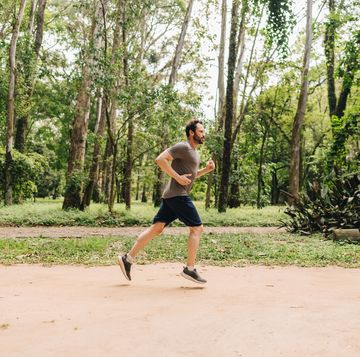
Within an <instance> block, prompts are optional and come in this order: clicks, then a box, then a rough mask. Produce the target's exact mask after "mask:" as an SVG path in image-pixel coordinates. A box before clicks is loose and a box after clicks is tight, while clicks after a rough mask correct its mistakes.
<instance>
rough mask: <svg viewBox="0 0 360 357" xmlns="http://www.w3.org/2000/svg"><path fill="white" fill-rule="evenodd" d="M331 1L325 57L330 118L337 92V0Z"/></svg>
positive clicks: (325, 41)
mask: <svg viewBox="0 0 360 357" xmlns="http://www.w3.org/2000/svg"><path fill="white" fill-rule="evenodd" d="M328 1H329V18H328V21H327V22H326V24H325V40H324V46H325V58H326V77H327V88H328V103H329V115H330V118H331V117H332V116H333V115H335V110H336V92H335V76H334V73H335V30H336V21H337V20H336V19H335V18H334V15H335V0H328Z"/></svg>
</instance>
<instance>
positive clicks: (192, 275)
mask: <svg viewBox="0 0 360 357" xmlns="http://www.w3.org/2000/svg"><path fill="white" fill-rule="evenodd" d="M181 276H183V277H184V278H185V279H188V280H191V281H193V282H194V283H198V284H205V283H206V280H205V279H203V278H202V277H201V276H200V275H199V273H198V272H197V271H196V269H194V270H189V269H188V267H184V270H183V271H182V272H181Z"/></svg>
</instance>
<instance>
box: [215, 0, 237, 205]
mask: <svg viewBox="0 0 360 357" xmlns="http://www.w3.org/2000/svg"><path fill="white" fill-rule="evenodd" d="M238 9H239V1H238V0H233V2H232V11H231V29H230V43H229V59H228V76H227V86H226V114H225V132H224V144H223V155H222V169H221V182H220V196H219V206H218V211H219V212H225V211H226V207H227V203H228V189H229V172H230V168H231V137H232V125H233V115H234V113H233V110H234V97H233V94H234V72H235V63H236V57H237V56H236V34H237V27H238Z"/></svg>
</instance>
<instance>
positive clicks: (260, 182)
mask: <svg viewBox="0 0 360 357" xmlns="http://www.w3.org/2000/svg"><path fill="white" fill-rule="evenodd" d="M267 133H268V128H266V129H265V133H264V135H263V138H262V142H261V149H260V160H259V169H258V175H257V182H258V190H257V197H256V206H257V208H261V207H262V204H261V191H262V190H263V187H262V186H263V174H262V173H263V163H264V148H265V142H266V139H267Z"/></svg>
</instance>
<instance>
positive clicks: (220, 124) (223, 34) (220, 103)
mask: <svg viewBox="0 0 360 357" xmlns="http://www.w3.org/2000/svg"><path fill="white" fill-rule="evenodd" d="M226 12H227V6H226V0H222V4H221V34H220V46H219V56H218V64H219V71H218V84H217V87H218V93H219V98H218V108H217V118H216V119H217V120H216V122H217V124H215V125H216V126H217V127H218V128H219V130H222V128H223V122H224V118H223V115H224V99H225V83H224V82H225V81H224V79H225V72H224V70H225V41H226ZM212 159H213V160H214V161H215V162H216V163H217V165H216V169H217V167H218V160H217V158H216V157H215V156H214V155H213V157H212ZM213 177H214V171H211V172H210V173H209V174H208V177H207V186H206V195H205V209H208V208H210V201H211V186H212V184H213Z"/></svg>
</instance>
